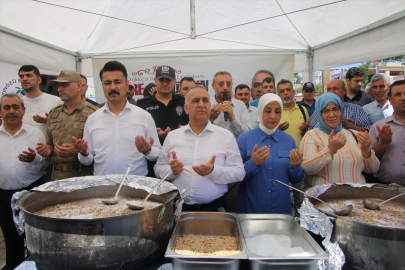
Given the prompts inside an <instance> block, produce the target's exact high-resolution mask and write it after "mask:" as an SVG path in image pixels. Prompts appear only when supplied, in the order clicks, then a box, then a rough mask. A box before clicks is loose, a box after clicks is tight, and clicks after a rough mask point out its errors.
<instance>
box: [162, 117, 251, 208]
mask: <svg viewBox="0 0 405 270" xmlns="http://www.w3.org/2000/svg"><path fill="white" fill-rule="evenodd" d="M172 151H175V152H176V155H177V159H178V160H179V161H180V162H182V163H183V166H184V167H183V172H182V173H180V174H179V175H178V176H175V175H174V174H173V172H171V169H170V161H171V160H172V159H173V155H172ZM213 155H216V158H215V165H214V169H213V171H212V172H211V173H210V174H209V175H207V176H201V175H199V174H197V173H196V172H195V171H194V170H193V168H192V166H198V165H201V164H206V163H207V162H208V161H209V160H211V158H212V156H213ZM154 169H155V174H156V176H157V177H160V178H162V177H163V176H164V175H165V174H166V173H167V171H169V170H170V172H171V173H170V174H169V176H168V178H167V179H168V180H172V179H173V181H172V183H173V184H174V185H176V186H177V188H178V189H179V190H183V189H186V190H187V197H186V199H185V203H186V204H190V205H192V204H207V203H210V202H212V201H213V200H215V199H217V198H219V197H221V196H223V195H224V194H225V193H226V192H227V191H228V185H227V184H229V183H233V182H241V181H242V180H243V178H244V177H245V169H244V166H243V162H242V158H241V156H240V152H239V148H238V145H237V144H236V140H235V137H234V136H233V134H231V133H230V132H229V131H227V130H225V129H223V128H221V127H218V126H215V125H213V124H211V122H208V124H207V126H206V127H205V129H204V131H203V132H202V133H201V134H199V135H197V134H195V133H194V132H193V130H192V129H191V128H190V125H187V126H184V127H181V128H179V129H176V130H174V131H172V132H170V133H169V134H168V135H167V137H166V140H165V142H164V144H163V148H162V152H161V153H160V155H159V158H158V161H157V163H156V165H155V168H154Z"/></svg>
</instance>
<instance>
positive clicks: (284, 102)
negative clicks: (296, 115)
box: [283, 98, 294, 105]
mask: <svg viewBox="0 0 405 270" xmlns="http://www.w3.org/2000/svg"><path fill="white" fill-rule="evenodd" d="M293 101H294V99H293V98H290V100H289V101H286V100H285V99H283V105H290V104H291V103H293Z"/></svg>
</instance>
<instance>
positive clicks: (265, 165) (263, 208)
mask: <svg viewBox="0 0 405 270" xmlns="http://www.w3.org/2000/svg"><path fill="white" fill-rule="evenodd" d="M257 111H258V115H259V121H260V124H259V126H258V127H256V128H255V129H253V130H250V131H248V132H245V133H243V134H241V135H239V137H238V146H239V150H240V153H241V156H242V160H243V163H244V166H245V171H246V176H245V178H244V180H243V181H242V182H241V184H240V186H239V190H238V193H237V195H236V203H235V212H237V213H280V214H291V212H292V208H291V197H290V189H289V188H288V187H286V186H284V185H282V184H277V185H275V182H274V180H279V181H282V182H284V183H286V184H288V183H289V182H291V183H298V182H299V181H301V180H302V178H303V172H302V169H301V162H302V154H301V153H300V152H299V151H298V150H297V146H296V145H295V140H294V138H293V137H292V136H291V135H288V134H287V133H284V132H283V131H281V130H279V129H278V124H279V122H280V119H281V114H282V112H283V102H282V101H281V99H280V97H279V96H277V95H275V94H265V95H263V96H262V97H261V98H260V102H259V105H258V110H257Z"/></svg>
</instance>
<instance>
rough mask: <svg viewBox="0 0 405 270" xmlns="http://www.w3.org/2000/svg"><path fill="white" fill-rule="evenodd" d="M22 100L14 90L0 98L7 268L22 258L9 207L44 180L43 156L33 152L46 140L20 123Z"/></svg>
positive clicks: (0, 206)
mask: <svg viewBox="0 0 405 270" xmlns="http://www.w3.org/2000/svg"><path fill="white" fill-rule="evenodd" d="M24 112H25V108H24V102H23V100H22V99H21V98H20V96H18V95H17V94H14V93H7V94H4V95H3V96H2V97H1V99H0V114H1V117H2V118H3V121H4V122H3V125H2V126H0V153H1V155H0V227H1V230H2V232H3V235H4V239H5V244H6V269H14V268H15V267H17V266H18V265H19V264H20V263H22V262H23V261H24V239H23V238H21V237H20V236H19V235H18V232H17V230H16V228H15V226H14V221H13V215H12V210H11V197H12V196H13V194H14V193H15V192H17V191H21V190H23V189H28V190H29V189H31V188H33V187H36V186H39V185H41V184H43V183H44V178H43V175H44V174H45V171H43V170H42V167H43V159H42V157H41V156H40V155H38V154H37V153H36V152H35V147H36V145H37V142H45V137H44V135H43V134H42V132H41V131H40V130H39V129H38V128H36V127H32V126H29V125H26V124H23V122H22V119H23V116H24Z"/></svg>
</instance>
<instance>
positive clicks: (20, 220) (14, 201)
mask: <svg viewBox="0 0 405 270" xmlns="http://www.w3.org/2000/svg"><path fill="white" fill-rule="evenodd" d="M26 193H28V191H26V190H23V191H20V192H16V193H14V194H13V197H12V198H11V210H12V211H13V220H14V225H15V228H16V229H17V232H18V234H19V235H20V236H21V237H23V236H24V233H25V226H24V224H25V219H24V212H23V211H21V209H20V207H18V200H19V199H20V198H21V197H22V196H23V195H25V194H26Z"/></svg>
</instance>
